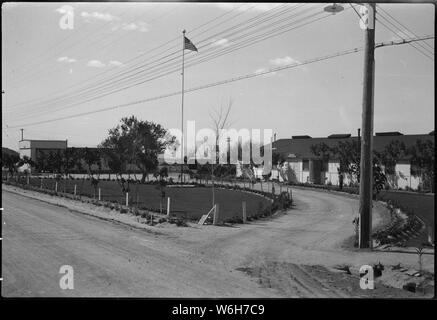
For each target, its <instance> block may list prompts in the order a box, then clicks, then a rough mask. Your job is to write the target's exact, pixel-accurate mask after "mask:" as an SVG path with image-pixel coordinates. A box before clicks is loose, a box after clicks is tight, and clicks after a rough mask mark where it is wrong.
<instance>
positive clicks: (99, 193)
mask: <svg viewBox="0 0 437 320" xmlns="http://www.w3.org/2000/svg"><path fill="white" fill-rule="evenodd" d="M100 199H101V192H100V188H99V201H100Z"/></svg>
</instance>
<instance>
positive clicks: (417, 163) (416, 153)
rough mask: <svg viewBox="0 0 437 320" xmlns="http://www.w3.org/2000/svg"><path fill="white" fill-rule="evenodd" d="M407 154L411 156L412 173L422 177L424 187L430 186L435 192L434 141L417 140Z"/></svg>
mask: <svg viewBox="0 0 437 320" xmlns="http://www.w3.org/2000/svg"><path fill="white" fill-rule="evenodd" d="M407 154H408V155H409V156H411V166H412V173H413V174H416V175H419V176H420V177H422V179H423V184H424V187H426V186H429V187H430V189H431V192H434V191H435V183H434V176H435V174H434V170H435V168H434V162H435V146H434V143H433V142H432V141H431V140H425V141H423V140H417V141H416V144H415V145H413V146H411V147H410V148H408V149H407Z"/></svg>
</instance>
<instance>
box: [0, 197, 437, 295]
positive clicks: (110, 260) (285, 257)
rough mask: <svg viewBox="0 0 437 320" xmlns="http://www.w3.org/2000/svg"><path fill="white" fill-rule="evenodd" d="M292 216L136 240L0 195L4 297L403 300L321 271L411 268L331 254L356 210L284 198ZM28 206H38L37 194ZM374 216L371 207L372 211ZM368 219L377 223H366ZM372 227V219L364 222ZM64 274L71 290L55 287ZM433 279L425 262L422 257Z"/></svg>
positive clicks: (124, 231) (158, 231) (157, 231)
mask: <svg viewBox="0 0 437 320" xmlns="http://www.w3.org/2000/svg"><path fill="white" fill-rule="evenodd" d="M293 193H294V198H295V208H293V209H292V210H290V211H288V212H287V213H285V214H283V215H279V216H278V217H276V218H274V219H272V220H268V221H257V222H253V223H249V224H246V225H236V226H233V227H214V226H202V227H200V226H197V225H192V226H191V227H189V228H176V227H171V228H170V227H165V228H159V227H150V228H148V229H147V230H149V231H150V232H148V231H147V230H146V231H140V230H135V229H132V228H129V227H126V226H123V225H117V224H114V223H111V222H107V221H102V220H99V219H96V218H93V217H89V216H85V215H82V214H80V213H77V212H72V211H69V210H68V209H66V208H61V207H57V206H53V205H50V204H46V203H44V202H41V201H38V200H34V199H30V198H28V197H23V196H21V195H17V194H12V193H10V192H5V191H4V190H3V207H4V208H5V211H4V213H3V221H4V223H5V224H4V225H3V238H4V240H3V254H2V255H3V256H2V267H3V278H4V280H3V283H2V294H3V295H4V296H135V297H349V296H381V297H390V296H392V297H400V296H407V297H409V296H412V295H411V294H409V293H408V292H405V291H402V290H398V289H393V288H386V287H384V286H382V285H378V286H377V290H374V291H372V292H370V290H366V291H363V290H361V289H359V284H358V278H357V277H354V276H350V275H345V274H340V273H335V272H330V271H328V269H326V267H331V266H334V265H336V264H341V263H346V264H348V265H351V266H355V267H359V266H360V265H362V264H372V263H374V262H378V261H380V262H381V263H383V264H384V265H386V266H388V265H390V264H397V263H399V262H401V263H402V264H403V265H407V266H415V265H416V262H417V257H416V255H413V254H405V253H384V252H358V251H348V250H345V249H343V248H341V244H342V243H343V241H344V239H346V238H348V237H350V236H351V235H353V226H352V223H351V222H352V219H353V217H354V215H355V214H357V208H358V201H357V200H356V199H355V198H352V197H344V196H340V195H334V194H329V193H325V192H318V191H311V190H298V189H295V190H293ZM27 194H28V195H30V196H32V197H38V198H41V199H44V197H50V196H46V195H35V194H36V193H32V192H27ZM379 210H382V208H380V207H379V206H378V205H376V206H375V208H374V211H375V212H378V211H379ZM375 216H376V217H377V216H378V215H377V214H375ZM374 220H375V221H377V220H378V219H374ZM62 265H71V266H73V268H74V275H75V278H74V280H75V283H74V285H75V289H74V290H61V289H60V288H59V279H60V277H61V275H60V274H59V268H60V267H61V266H62ZM424 266H425V268H427V269H428V270H433V268H434V266H433V256H432V255H426V256H425V257H424Z"/></svg>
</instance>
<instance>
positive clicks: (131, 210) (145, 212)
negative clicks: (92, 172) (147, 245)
mask: <svg viewBox="0 0 437 320" xmlns="http://www.w3.org/2000/svg"><path fill="white" fill-rule="evenodd" d="M4 183H5V184H7V185H12V186H16V187H20V188H23V189H25V190H32V191H37V192H39V193H43V194H48V195H51V196H58V197H61V198H68V199H74V200H80V201H81V202H83V203H90V204H93V205H95V206H98V207H105V208H109V209H111V210H115V211H118V212H120V213H122V214H132V215H134V216H139V217H141V218H144V219H146V221H145V223H146V224H149V225H155V224H157V223H164V222H168V223H172V224H176V225H177V226H187V224H186V223H185V221H184V220H183V219H182V218H178V217H167V216H165V217H163V216H160V217H157V218H156V219H154V214H155V215H156V214H159V213H160V211H159V210H156V209H153V208H148V207H145V206H140V207H130V206H129V207H127V206H125V205H122V204H119V203H118V201H116V200H114V201H101V200H96V199H91V198H88V197H83V196H74V195H73V194H70V193H64V192H59V191H58V192H56V191H54V190H49V189H41V188H39V187H35V186H32V185H27V184H21V183H17V182H15V181H7V182H4Z"/></svg>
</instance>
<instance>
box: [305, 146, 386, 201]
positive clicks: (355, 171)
mask: <svg viewBox="0 0 437 320" xmlns="http://www.w3.org/2000/svg"><path fill="white" fill-rule="evenodd" d="M311 151H312V152H313V153H314V154H315V155H316V156H318V157H320V158H321V159H324V160H325V161H329V159H330V158H336V159H338V160H339V161H340V167H339V168H338V174H339V182H340V188H342V184H343V183H342V181H343V176H342V175H343V174H344V173H346V174H349V175H351V176H355V177H356V178H357V181H358V182H359V181H360V158H361V155H360V144H359V142H358V141H357V140H356V139H352V140H349V141H347V140H346V141H339V142H338V143H337V144H336V145H335V146H333V147H329V146H328V145H326V144H325V143H320V144H317V145H313V146H311ZM386 182H387V178H386V176H385V174H384V172H383V171H382V169H381V161H380V157H379V154H378V153H376V152H373V189H374V191H375V193H379V191H380V190H381V189H382V188H383V187H384V185H385V184H386Z"/></svg>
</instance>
